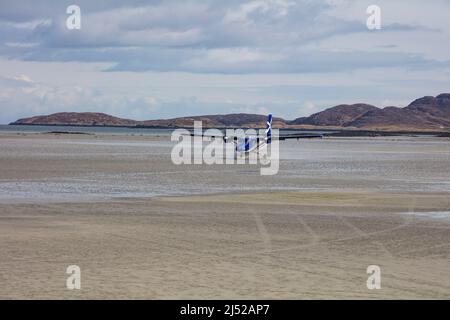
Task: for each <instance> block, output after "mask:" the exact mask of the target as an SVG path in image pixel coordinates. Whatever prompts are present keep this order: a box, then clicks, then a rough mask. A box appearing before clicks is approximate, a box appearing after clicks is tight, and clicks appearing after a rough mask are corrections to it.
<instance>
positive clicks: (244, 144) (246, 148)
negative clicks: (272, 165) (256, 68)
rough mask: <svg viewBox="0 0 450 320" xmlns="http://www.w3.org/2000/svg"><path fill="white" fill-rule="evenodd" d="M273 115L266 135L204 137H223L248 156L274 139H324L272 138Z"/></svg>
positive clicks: (310, 136) (295, 135) (302, 136)
mask: <svg viewBox="0 0 450 320" xmlns="http://www.w3.org/2000/svg"><path fill="white" fill-rule="evenodd" d="M272 119H273V117H272V114H269V115H268V116H267V121H266V130H265V135H264V136H261V135H250V136H245V135H244V136H242V135H234V136H226V135H220V136H219V135H204V134H202V137H208V138H218V137H221V138H222V139H223V141H224V142H225V143H229V142H232V143H234V144H235V151H236V152H238V153H240V154H248V153H250V152H252V151H255V150H258V149H260V148H261V147H263V146H265V145H267V144H270V143H271V142H272V139H273V138H275V139H277V140H280V141H284V140H288V139H297V140H299V139H313V138H320V139H321V138H323V135H322V134H309V133H308V134H303V133H292V134H279V135H276V136H274V137H272ZM191 136H198V135H197V134H194V133H191Z"/></svg>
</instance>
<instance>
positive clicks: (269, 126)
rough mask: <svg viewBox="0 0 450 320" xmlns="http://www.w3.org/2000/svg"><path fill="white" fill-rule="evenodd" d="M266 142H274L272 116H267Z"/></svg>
mask: <svg viewBox="0 0 450 320" xmlns="http://www.w3.org/2000/svg"><path fill="white" fill-rule="evenodd" d="M266 142H267V144H269V143H271V142H272V114H269V115H268V116H267V122H266Z"/></svg>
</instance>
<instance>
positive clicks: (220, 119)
mask: <svg viewBox="0 0 450 320" xmlns="http://www.w3.org/2000/svg"><path fill="white" fill-rule="evenodd" d="M196 120H201V121H203V127H205V128H208V127H209V128H211V127H215V128H226V127H244V128H257V127H264V126H265V121H266V116H265V115H257V114H247V113H236V114H225V115H204V116H193V117H182V118H174V119H162V120H147V121H135V120H130V119H122V118H117V117H113V116H110V115H107V114H104V113H93V112H83V113H76V112H63V113H55V114H51V115H45V116H35V117H31V118H25V119H19V120H17V121H16V122H13V123H11V124H15V125H78V126H127V127H136V126H145V127H171V128H173V127H191V126H192V125H193V123H194V121H196ZM274 127H275V128H344V129H361V130H411V131H412V130H415V131H417V130H435V131H448V130H450V94H449V93H444V94H440V95H438V96H436V97H432V96H427V97H423V98H420V99H417V100H415V101H413V102H412V103H411V104H409V105H408V106H407V107H404V108H399V107H386V108H382V109H381V108H377V107H375V106H372V105H368V104H363V103H359V104H351V105H348V104H343V105H338V106H335V107H332V108H329V109H326V110H324V111H322V112H318V113H315V114H313V115H311V116H309V117H301V118H297V119H295V120H292V121H288V120H284V119H282V118H274Z"/></svg>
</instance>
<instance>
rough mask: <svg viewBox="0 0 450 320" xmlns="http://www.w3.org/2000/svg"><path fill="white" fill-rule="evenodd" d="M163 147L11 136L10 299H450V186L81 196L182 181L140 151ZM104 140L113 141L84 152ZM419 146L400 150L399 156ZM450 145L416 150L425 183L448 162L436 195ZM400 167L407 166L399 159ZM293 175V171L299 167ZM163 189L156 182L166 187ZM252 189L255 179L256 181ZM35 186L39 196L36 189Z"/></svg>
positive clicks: (0, 245)
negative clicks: (376, 284) (375, 275)
mask: <svg viewBox="0 0 450 320" xmlns="http://www.w3.org/2000/svg"><path fill="white" fill-rule="evenodd" d="M161 139H162V140H164V139H163V138H161ZM161 139H159V138H149V137H113V136H111V137H98V136H86V137H73V136H71V137H67V136H64V135H60V136H55V135H33V134H28V135H1V136H0V146H1V148H2V153H1V155H0V168H1V169H0V187H1V188H3V189H1V190H2V193H3V194H2V195H1V198H0V257H1V258H0V298H1V299H18V298H25V299H29V298H33V299H47V298H54V299H87V298H94V299H123V298H137V299H250V298H252V299H348V298H354V299H366V298H368V299H384V298H389V299H392V298H396V299H397V298H398V299H431V298H437V299H448V298H449V297H450V246H449V243H450V200H449V199H450V197H449V196H450V193H449V192H448V191H447V190H446V189H445V188H444V187H442V190H439V187H436V188H435V189H432V188H431V187H430V189H427V190H426V191H424V192H420V191H414V190H413V191H411V190H408V189H407V188H406V189H405V190H403V191H402V190H397V189H395V187H396V185H394V184H393V183H394V182H391V181H390V180H389V181H388V180H386V181H387V182H386V183H385V186H386V187H380V188H375V187H374V185H376V184H378V185H380V182H379V181H377V182H376V183H375V182H373V183H372V182H371V181H373V179H372V180H371V178H370V175H369V174H367V173H365V172H363V173H361V175H360V176H356V173H354V172H353V173H352V174H354V175H355V176H351V177H350V178H351V179H353V183H352V182H351V181H350V182H349V183H348V185H346V184H345V183H346V181H347V180H348V179H350V178H349V177H348V175H350V173H349V174H347V175H346V176H342V177H341V176H338V175H335V176H333V175H331V174H330V175H329V180H330V181H331V182H330V183H329V186H328V187H326V188H325V187H322V185H323V183H322V180H321V179H326V177H325V176H323V177H322V176H319V175H317V178H316V180H314V179H315V178H314V177H313V176H307V175H306V174H305V176H304V177H300V178H298V179H302V180H301V181H302V183H303V185H306V184H307V183H310V181H313V180H314V181H319V182H320V183H318V186H319V187H317V188H314V187H311V188H307V189H301V188H300V187H299V188H298V189H297V190H283V189H282V188H280V186H279V185H280V184H282V183H283V181H288V180H283V179H287V177H284V176H283V175H281V176H280V177H274V178H272V180H270V181H269V182H267V183H271V184H273V186H274V188H272V189H271V190H270V191H266V190H250V189H249V190H244V191H242V192H237V191H236V190H229V191H228V192H220V190H219V189H220V188H219V187H220V185H213V186H214V188H216V189H217V190H216V189H214V188H212V189H213V191H214V192H211V194H191V195H189V194H185V195H176V194H174V195H171V194H166V195H162V196H161V195H154V196H140V192H141V191H142V190H143V191H146V189H142V190H141V189H139V190H138V191H139V192H138V191H136V196H132V197H130V196H128V195H129V193H130V192H131V191H129V192H128V193H124V194H121V193H118V194H117V195H116V196H107V195H106V196H105V195H103V196H101V197H95V194H93V197H89V196H88V195H89V190H91V189H87V190H88V191H86V192H84V190H85V189H83V188H85V187H84V186H85V184H84V183H85V182H84V180H83V179H86V176H89V175H93V174H98V173H99V172H100V173H102V174H104V176H107V175H112V174H118V173H123V174H124V177H128V175H129V174H132V173H133V174H135V173H136V172H137V173H139V172H141V171H142V172H144V171H152V170H153V171H154V170H159V171H165V172H170V171H171V170H174V168H173V167H172V166H173V165H172V164H170V163H167V161H166V159H165V158H164V157H161V156H159V155H158V153H157V152H155V153H154V154H153V156H151V157H147V154H148V152H147V151H148V150H147V149H145V148H144V150H141V151H140V149H139V148H140V147H142V146H141V145H139V143H141V142H145V143H147V142H148V141H153V140H154V143H155V144H152V145H151V146H150V148H159V147H160V146H159V144H158V143H159V140H161ZM130 140H131V141H134V142H135V143H138V145H135V146H134V147H133V148H135V150H134V152H132V153H130V150H128V149H127V148H129V146H123V145H121V144H120V143H122V142H124V143H128V142H129V141H130ZM94 141H101V142H102V143H100V144H97V145H92V144H87V142H89V143H91V142H94ZM109 142H114V143H116V146H108V143H109ZM152 143H153V142H152ZM316 143H319V142H311V145H305V148H306V149H305V150H313V148H315V144H316ZM325 143H330V142H325ZM351 143H352V145H353V144H354V143H358V142H351ZM408 143H409V142H408ZM408 143H407V144H406V146H405V147H404V149H400V150H401V151H402V153H401V154H402V157H403V156H404V155H405V154H407V151H405V150H406V149H408V148H410V146H409V144H408ZM81 145H82V146H81ZM117 146H122V149H123V150H122V151H123V153H122V154H121V155H120V156H119V155H117V154H115V155H112V154H110V153H109V151H108V150H110V149H106V148H113V147H117ZM443 146H444V147H445V148H444V149H443V148H441V147H440V146H434V144H431V146H429V145H428V144H427V145H426V146H423V147H420V148H416V147H414V148H410V151H411V152H413V153H414V152H415V151H417V155H415V154H413V158H416V160H417V161H419V162H417V163H418V164H417V166H416V168H415V170H416V172H421V171H420V168H421V162H420V161H421V160H420V156H418V155H420V154H423V155H425V154H427V153H428V154H431V156H432V151H430V150H431V149H433V148H434V149H433V150H434V152H436V154H441V155H442V156H443V158H442V159H443V160H442V161H443V162H442V163H439V164H438V163H437V164H436V167H435V168H436V173H433V171H432V170H431V169H430V170H431V171H430V172H431V173H430V175H429V177H428V180H427V181H429V183H430V185H431V182H433V183H434V184H433V186H436V185H437V186H441V185H443V186H444V183H445V181H448V178H447V176H446V175H447V174H448V172H444V171H442V169H441V168H445V167H446V166H447V165H448V163H449V162H446V160H445V159H446V157H447V158H448V154H447V153H446V152H448V150H449V149H448V142H444V143H443ZM138 147H139V148H138ZM92 148H94V149H92ZM161 148H162V146H161ZM308 148H310V149H308ZM380 148H385V146H384V145H383V146H382V147H380ZM380 148H379V149H377V150H378V151H377V152H378V154H379V153H380V152H381V151H380V150H381V149H380ZM402 148H403V147H402ZM155 150H158V149H155ZM320 150H322V149H320ZM383 150H384V149H383ZM94 151H95V152H94ZM311 152H313V151H311ZM383 152H384V151H383ZM436 157H438V156H436ZM105 159H109V160H110V161H105ZM318 161H321V160H318ZM324 161H325V160H324ZM326 161H330V160H329V158H327V160H326ZM358 161H359V160H358ZM389 161H390V162H389V166H391V167H392V166H395V165H396V164H395V162H394V161H393V160H392V155H391V154H389ZM399 161H403V160H402V158H400V159H399ZM424 161H426V159H424ZM448 161H450V160H448ZM282 165H283V166H284V167H282V170H283V168H285V167H287V166H288V165H289V163H288V160H286V162H283V163H282ZM333 166H334V164H333ZM447 168H448V166H447ZM203 169H204V168H203ZM193 170H194V171H195V170H202V168H199V169H193ZM439 170H441V171H442V174H441V175H440V176H439V175H438V172H439ZM125 174H126V175H125ZM212 174H213V173H211V176H210V177H212ZM177 175H178V174H177ZM422 175H423V173H420V176H419V177H418V178H420V179H422ZM104 176H102V178H98V179H100V180H101V179H106V178H104ZM189 176H190V177H193V175H189ZM96 177H97V176H96ZM108 177H109V176H108ZM354 177H359V178H354ZM156 178H157V177H156V176H151V177H150V178H149V181H154V183H159V182H158V181H159V180H157V179H156ZM407 178H408V179H412V177H411V176H410V175H407ZM55 179H56V180H55ZM58 179H59V180H58ZM96 179H97V178H96ZM171 179H172V178H171ZM173 179H174V178H173ZM211 179H212V178H211ZM211 179H210V181H213V180H211ZM230 179H231V178H230ZM236 179H238V178H236ZM247 179H250V181H251V182H253V180H251V179H253V178H251V177H250V175H249V176H248V177H247ZM254 179H256V180H255V181H256V182H258V180H257V179H260V177H258V178H254ZM291 179H292V178H291ZM351 179H350V180H351ZM366 180H367V184H366V185H364V187H361V185H362V184H363V183H365V182H364V181H366ZM393 180H394V179H393ZM424 180H426V179H424ZM55 181H56V182H55ZM74 181H75V182H74ZM80 181H81V182H80ZM101 181H107V180H101ZM108 181H109V180H108ZM149 181H146V182H145V183H143V185H147V184H148V183H150V182H149ZM208 181H209V180H208ZM289 181H291V180H289ZM299 181H300V180H299ZM332 181H337V182H336V183H335V184H334V183H333V182H332ZM430 181H431V182H430ZM202 183H204V182H202ZM286 183H288V182H286ZM289 183H291V182H289ZM52 184H54V185H52ZM127 184H129V183H128V182H127ZM131 184H134V183H131ZM136 184H138V182H136ZM412 184H414V182H412ZM30 185H33V186H34V187H33V188H35V189H33V190H34V191H33V192H31V191H30V190H28V189H26V190H25V187H24V186H30ZM49 185H50V187H49ZM73 185H76V186H78V187H77V188H75V187H73ZM86 185H91V183H90V182H89V181H88V182H86ZM339 185H342V186H343V187H342V188H339ZM161 186H164V184H163V182H161ZM275 187H276V188H275ZM425 187H428V185H425V186H424V188H425ZM98 188H100V187H98ZM161 188H162V187H161ZM36 190H37V191H36ZM55 190H56V191H58V192H60V193H57V194H55V192H56V191H55ZM73 190H83V192H82V193H77V194H74V193H73V192H75V191H73ZM92 190H93V191H92V193H95V192H97V191H98V190H100V189H92ZM22 191H23V192H22ZM35 191H36V192H35ZM44 192H49V194H48V197H45V196H43V195H42V194H43V193H44ZM64 192H68V193H67V194H66V195H64ZM77 192H78V191H77ZM105 192H107V191H105ZM108 192H109V191H108ZM111 192H116V191H115V189H114V190H113V191H111ZM152 192H153V191H152ZM50 193H52V194H50ZM198 193H202V192H198ZM69 265H78V266H80V268H81V274H82V278H81V286H82V288H81V290H68V289H67V288H66V279H67V277H68V275H67V274H66V273H65V272H66V268H67V266H69ZM369 265H379V266H380V268H381V279H382V280H381V281H382V282H381V286H382V288H381V289H380V290H368V289H367V287H366V280H367V277H368V275H367V274H366V268H367V267H368V266H369Z"/></svg>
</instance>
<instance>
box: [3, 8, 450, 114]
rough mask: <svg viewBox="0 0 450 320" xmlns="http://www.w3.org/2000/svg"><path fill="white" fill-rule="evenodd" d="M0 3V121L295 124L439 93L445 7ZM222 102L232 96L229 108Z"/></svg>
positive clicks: (449, 75)
mask: <svg viewBox="0 0 450 320" xmlns="http://www.w3.org/2000/svg"><path fill="white" fill-rule="evenodd" d="M372 2H373V1H370V0H361V1H353V0H248V1H241V0H227V1H219V0H205V1H197V0H187V1H176V0H154V1H152V0H150V1H148V0H128V1H119V0H99V1H88V0H78V1H77V5H79V6H80V7H81V14H82V28H81V30H68V29H67V28H66V24H65V20H66V18H67V16H68V15H67V14H66V7H67V6H68V5H69V4H73V3H72V2H67V1H57V2H55V1H54V0H36V1H31V0H30V1H27V0H18V1H8V2H7V1H0V28H1V29H2V32H1V33H0V108H1V109H2V113H1V114H0V122H6V121H13V120H15V119H16V118H17V117H19V116H30V115H34V114H40V113H52V112H58V111H102V112H106V113H111V114H114V115H117V116H124V117H133V118H137V119H152V118H153V119H154V118H163V117H173V116H180V115H190V114H202V113H227V112H239V111H242V110H247V111H249V112H250V111H251V112H266V111H268V110H270V111H272V112H274V113H275V114H277V115H279V116H282V117H285V118H288V119H292V118H295V117H297V116H300V115H307V114H309V113H311V112H316V111H320V110H321V109H323V108H325V107H328V106H330V105H335V104H339V103H353V102H356V101H361V102H368V103H372V104H375V105H383V104H384V103H386V101H392V102H395V101H401V102H404V101H408V100H409V99H414V98H416V97H417V96H421V95H435V94H438V93H440V92H441V91H448V83H449V81H450V72H449V70H450V62H449V61H450V41H448V39H449V38H450V24H449V23H448V11H449V10H450V2H448V1H446V0H436V1H433V2H425V1H419V0H398V1H390V0H378V1H377V4H378V5H379V6H380V7H381V9H382V30H379V31H369V30H368V29H367V28H366V19H367V13H366V8H367V6H368V5H370V4H373V3H372ZM230 102H231V103H230Z"/></svg>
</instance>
